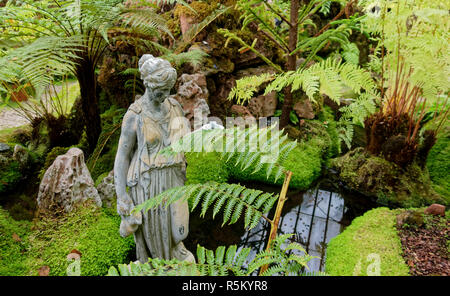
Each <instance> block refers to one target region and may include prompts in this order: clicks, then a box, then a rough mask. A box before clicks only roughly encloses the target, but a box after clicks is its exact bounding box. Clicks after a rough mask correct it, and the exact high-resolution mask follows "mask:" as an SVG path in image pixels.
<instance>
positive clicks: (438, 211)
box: [425, 204, 445, 216]
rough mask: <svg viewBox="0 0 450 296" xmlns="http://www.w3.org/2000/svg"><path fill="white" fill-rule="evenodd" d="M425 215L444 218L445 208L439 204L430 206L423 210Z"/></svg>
mask: <svg viewBox="0 0 450 296" xmlns="http://www.w3.org/2000/svg"><path fill="white" fill-rule="evenodd" d="M425 214H429V215H440V216H445V206H443V205H440V204H432V205H431V206H429V207H428V208H426V209H425Z"/></svg>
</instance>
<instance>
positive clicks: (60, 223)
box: [21, 202, 134, 276]
mask: <svg viewBox="0 0 450 296" xmlns="http://www.w3.org/2000/svg"><path fill="white" fill-rule="evenodd" d="M119 225H120V217H119V216H118V215H117V214H116V213H115V211H114V210H112V209H106V208H97V207H96V206H94V205H92V204H91V203H89V202H86V203H84V204H81V205H80V206H79V207H78V208H76V209H75V210H74V211H73V212H71V213H69V214H65V215H64V216H60V217H58V218H50V217H48V218H42V219H41V220H40V221H38V222H36V223H35V225H34V226H33V231H32V233H30V234H29V236H28V244H29V248H28V251H27V252H26V253H25V254H23V255H21V256H24V257H26V260H25V262H24V264H25V266H26V272H24V273H23V274H24V275H36V274H37V272H38V270H39V268H41V267H42V266H48V267H49V268H50V275H66V274H67V267H68V266H69V264H70V262H69V261H68V260H67V255H68V254H69V253H71V251H72V250H77V251H79V252H80V253H81V261H80V263H81V264H80V265H81V275H86V276H100V275H105V274H107V272H108V268H109V267H110V266H112V265H117V264H121V263H126V262H127V260H128V256H129V255H130V252H132V251H133V248H134V240H133V236H130V237H127V238H122V237H121V236H120V235H119Z"/></svg>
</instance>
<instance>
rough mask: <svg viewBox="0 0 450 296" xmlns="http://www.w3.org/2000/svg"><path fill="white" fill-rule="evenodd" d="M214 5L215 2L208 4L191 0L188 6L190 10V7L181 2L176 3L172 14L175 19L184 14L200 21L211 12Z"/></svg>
mask: <svg viewBox="0 0 450 296" xmlns="http://www.w3.org/2000/svg"><path fill="white" fill-rule="evenodd" d="M216 5H217V3H212V4H208V3H206V2H202V1H193V2H192V3H191V4H190V7H192V9H193V10H194V11H192V9H189V8H188V7H186V6H184V5H182V4H177V5H176V7H175V10H174V15H175V17H176V18H177V19H179V18H180V16H181V15H186V16H190V17H192V18H193V19H194V21H195V22H201V21H202V20H204V19H205V18H206V17H207V16H208V15H210V14H211V12H212V11H213V10H214V8H215V7H216Z"/></svg>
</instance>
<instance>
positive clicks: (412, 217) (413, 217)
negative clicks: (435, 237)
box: [397, 210, 424, 227]
mask: <svg viewBox="0 0 450 296" xmlns="http://www.w3.org/2000/svg"><path fill="white" fill-rule="evenodd" d="M405 223H406V224H407V225H408V226H412V227H421V226H422V225H423V223H424V221H423V215H422V213H421V212H420V211H412V210H408V211H404V212H403V213H400V214H399V215H398V216H397V226H398V227H402V226H403V225H404V224H405Z"/></svg>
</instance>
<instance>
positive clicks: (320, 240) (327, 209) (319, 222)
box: [239, 189, 347, 272]
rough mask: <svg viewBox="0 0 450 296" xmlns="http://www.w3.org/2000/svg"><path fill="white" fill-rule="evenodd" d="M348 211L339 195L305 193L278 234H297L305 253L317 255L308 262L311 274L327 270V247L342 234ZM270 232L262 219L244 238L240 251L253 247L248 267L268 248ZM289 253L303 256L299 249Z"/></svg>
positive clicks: (281, 222)
mask: <svg viewBox="0 0 450 296" xmlns="http://www.w3.org/2000/svg"><path fill="white" fill-rule="evenodd" d="M346 211H347V208H346V207H345V206H344V199H343V198H342V197H341V195H340V194H338V193H335V192H329V191H325V190H320V189H312V190H309V191H307V192H306V193H304V194H303V200H302V203H301V204H300V205H297V206H295V207H294V208H292V209H291V210H290V211H289V212H288V213H286V214H284V215H283V216H282V217H281V219H280V225H279V230H278V234H279V235H280V234H286V233H293V234H295V237H294V239H295V240H296V241H297V242H298V243H300V244H301V245H302V246H303V247H304V248H305V250H306V252H307V253H308V254H309V255H311V256H317V258H314V259H312V260H311V261H310V262H309V263H308V267H309V272H316V271H324V269H325V253H326V246H327V244H328V242H329V241H330V239H332V238H333V237H335V236H337V235H338V234H339V233H340V232H341V229H342V226H343V225H342V223H343V222H342V221H343V217H344V213H345V212H346ZM269 232H270V225H269V223H268V222H267V221H266V220H264V219H262V218H261V221H260V222H259V224H258V225H257V226H256V227H255V228H253V229H252V230H250V231H249V232H246V233H245V234H244V235H243V236H242V237H241V243H240V244H239V247H240V249H242V248H244V247H251V248H252V251H251V253H250V255H249V256H248V260H247V261H246V262H245V265H246V264H248V262H249V261H251V260H252V259H253V258H254V257H255V255H256V254H257V253H259V252H261V251H263V250H264V249H265V247H266V243H267V238H268V236H269ZM290 252H295V253H296V254H298V255H303V254H302V253H299V252H298V251H297V250H292V251H290Z"/></svg>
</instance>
